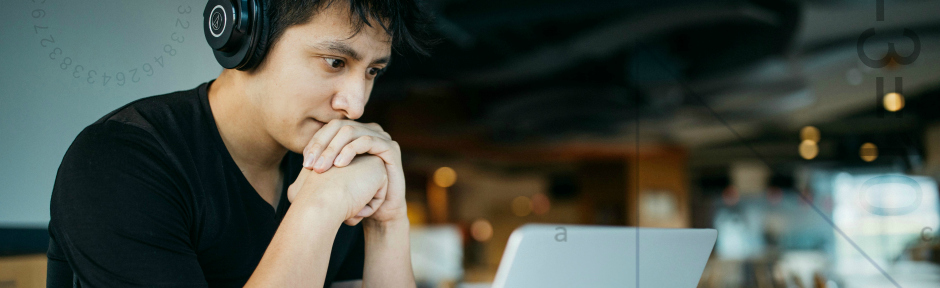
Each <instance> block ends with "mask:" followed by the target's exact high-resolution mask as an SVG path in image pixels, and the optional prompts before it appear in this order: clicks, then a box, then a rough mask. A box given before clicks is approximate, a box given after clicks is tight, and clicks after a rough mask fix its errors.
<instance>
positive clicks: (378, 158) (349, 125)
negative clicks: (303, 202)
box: [288, 120, 407, 226]
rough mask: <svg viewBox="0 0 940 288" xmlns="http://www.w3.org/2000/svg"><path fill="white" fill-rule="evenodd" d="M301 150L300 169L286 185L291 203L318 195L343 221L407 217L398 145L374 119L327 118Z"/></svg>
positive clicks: (388, 219) (355, 222)
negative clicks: (295, 177) (363, 121)
mask: <svg viewBox="0 0 940 288" xmlns="http://www.w3.org/2000/svg"><path fill="white" fill-rule="evenodd" d="M359 154H370V155H369V156H365V155H364V156H362V157H356V156H357V155H359ZM303 155H304V163H303V164H304V168H305V169H302V171H301V172H300V174H298V176H297V179H296V180H295V181H294V183H293V184H291V186H290V188H289V189H288V201H290V202H291V203H295V201H296V200H297V199H298V197H308V196H318V197H317V198H319V201H329V203H326V204H327V205H330V206H333V207H335V208H338V211H339V212H338V213H345V215H343V217H344V218H343V219H345V220H344V221H343V223H345V224H346V225H350V226H352V225H356V224H358V223H359V222H360V221H362V220H363V219H369V220H371V221H377V222H388V221H393V220H406V219H407V208H406V205H405V176H404V172H403V169H402V165H401V148H400V147H399V146H398V143H397V142H395V141H393V140H392V138H391V136H389V134H388V133H386V132H385V131H384V130H383V129H382V127H381V126H379V125H378V124H375V123H359V122H356V121H352V120H333V121H330V123H327V124H326V125H324V126H323V127H322V128H320V130H319V131H317V132H316V134H314V136H313V139H311V140H310V142H309V144H307V146H306V148H304V152H303ZM334 166H335V167H340V168H343V169H331V168H332V167H334ZM383 166H384V168H385V169H381V168H383ZM308 194H318V195H308Z"/></svg>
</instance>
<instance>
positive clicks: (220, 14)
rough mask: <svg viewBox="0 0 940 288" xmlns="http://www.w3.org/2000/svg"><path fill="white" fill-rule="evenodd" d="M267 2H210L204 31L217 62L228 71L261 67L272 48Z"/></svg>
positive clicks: (243, 0)
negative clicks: (266, 53)
mask: <svg viewBox="0 0 940 288" xmlns="http://www.w3.org/2000/svg"><path fill="white" fill-rule="evenodd" d="M266 8H267V7H265V3H264V1H263V0H209V2H208V3H206V10H205V11H204V12H203V13H202V17H203V19H205V20H204V21H203V23H204V24H203V25H202V26H203V31H204V32H205V34H206V41H207V42H209V47H212V52H213V54H215V59H216V60H218V61H219V64H221V65H222V67H225V68H228V69H233V68H234V69H238V70H249V69H251V68H254V67H256V66H257V65H258V63H261V59H262V58H264V53H265V50H267V45H268V19H267V17H266V16H265V10H266Z"/></svg>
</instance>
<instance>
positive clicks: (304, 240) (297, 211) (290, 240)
mask: <svg viewBox="0 0 940 288" xmlns="http://www.w3.org/2000/svg"><path fill="white" fill-rule="evenodd" d="M304 200H305V201H298V202H297V203H292V205H291V208H290V209H289V210H287V214H286V215H284V219H283V220H282V221H281V225H280V226H279V227H278V229H277V232H276V233H275V234H274V238H273V239H271V244H269V245H268V249H267V250H265V251H264V256H263V257H262V258H261V262H260V263H258V267H257V268H255V271H254V273H252V274H251V278H250V279H248V283H247V284H245V287H323V281H324V279H325V278H326V270H327V266H328V265H329V260H330V252H331V251H332V247H333V240H334V238H335V237H336V231H338V230H339V225H342V221H343V219H334V218H338V217H337V216H336V215H341V214H338V213H335V212H334V211H330V210H329V205H328V204H327V203H324V202H323V201H324V200H323V199H315V198H312V197H309V198H308V199H304ZM302 202H307V203H302Z"/></svg>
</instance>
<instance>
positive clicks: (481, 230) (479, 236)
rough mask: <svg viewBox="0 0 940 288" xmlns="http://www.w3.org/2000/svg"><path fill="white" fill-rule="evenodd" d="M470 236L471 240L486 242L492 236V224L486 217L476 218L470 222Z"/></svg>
mask: <svg viewBox="0 0 940 288" xmlns="http://www.w3.org/2000/svg"><path fill="white" fill-rule="evenodd" d="M470 236H471V237H473V240H477V241H479V242H486V241H487V240H490V238H493V225H492V224H490V221H486V219H477V220H476V221H473V224H470Z"/></svg>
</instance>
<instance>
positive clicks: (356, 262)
mask: <svg viewBox="0 0 940 288" xmlns="http://www.w3.org/2000/svg"><path fill="white" fill-rule="evenodd" d="M353 235H354V236H353V241H352V244H351V245H350V246H349V250H348V252H346V258H345V259H343V264H342V265H341V266H340V268H339V271H338V272H337V273H336V278H334V281H348V280H359V279H362V270H363V265H365V261H366V259H365V258H366V245H365V242H366V240H365V234H364V233H363V231H362V223H359V224H356V231H355V233H353Z"/></svg>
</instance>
